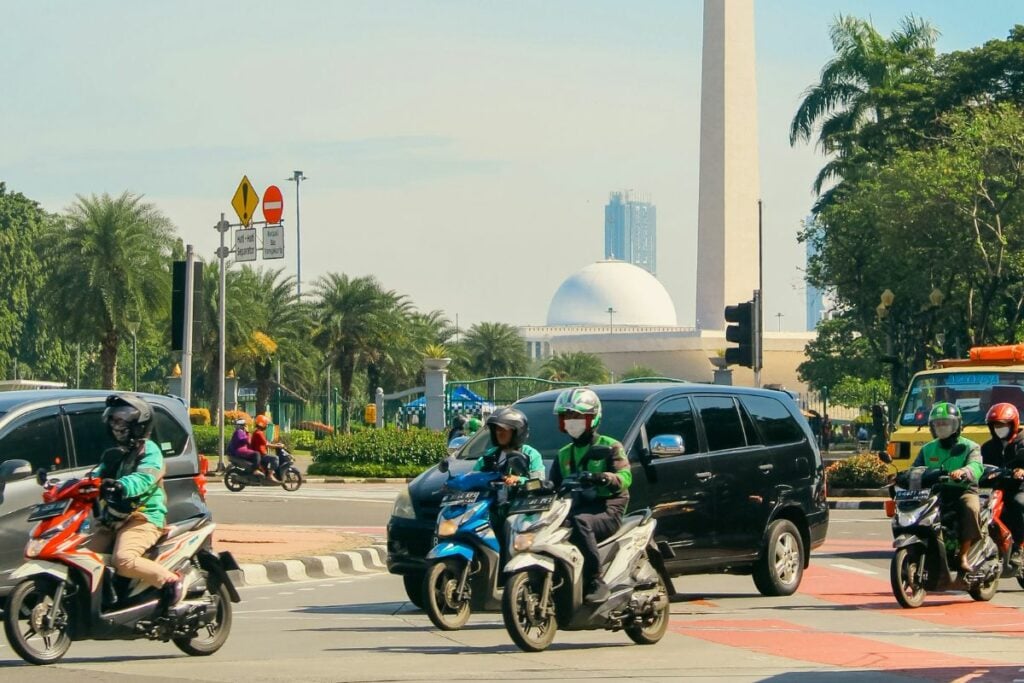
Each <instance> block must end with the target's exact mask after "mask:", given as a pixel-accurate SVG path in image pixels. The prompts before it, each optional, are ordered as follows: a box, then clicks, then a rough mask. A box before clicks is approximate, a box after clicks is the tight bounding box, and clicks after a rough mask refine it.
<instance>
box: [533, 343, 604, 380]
mask: <svg viewBox="0 0 1024 683" xmlns="http://www.w3.org/2000/svg"><path fill="white" fill-rule="evenodd" d="M541 376H542V377H544V378H545V379H550V380H554V381H556V382H579V383H580V384H604V383H605V382H607V381H608V368H606V367H605V365H604V362H603V361H602V360H601V359H600V358H598V357H597V356H595V355H594V354H592V353H586V352H585V351H573V352H570V353H556V354H555V355H553V356H552V357H551V358H548V359H547V361H545V362H544V365H542V366H541Z"/></svg>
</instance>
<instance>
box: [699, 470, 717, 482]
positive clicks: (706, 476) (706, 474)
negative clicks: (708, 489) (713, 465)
mask: <svg viewBox="0 0 1024 683" xmlns="http://www.w3.org/2000/svg"><path fill="white" fill-rule="evenodd" d="M713 476H715V474H714V472H698V473H697V479H698V481H707V480H708V479H710V478H711V477H713Z"/></svg>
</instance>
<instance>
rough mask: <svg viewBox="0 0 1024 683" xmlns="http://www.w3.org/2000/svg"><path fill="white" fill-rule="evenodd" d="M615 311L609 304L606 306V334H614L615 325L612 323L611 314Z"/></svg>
mask: <svg viewBox="0 0 1024 683" xmlns="http://www.w3.org/2000/svg"><path fill="white" fill-rule="evenodd" d="M616 312H617V311H616V310H615V309H614V308H612V307H611V306H609V307H608V334H614V333H615V327H614V325H613V324H612V320H613V318H612V316H614V315H615V313H616Z"/></svg>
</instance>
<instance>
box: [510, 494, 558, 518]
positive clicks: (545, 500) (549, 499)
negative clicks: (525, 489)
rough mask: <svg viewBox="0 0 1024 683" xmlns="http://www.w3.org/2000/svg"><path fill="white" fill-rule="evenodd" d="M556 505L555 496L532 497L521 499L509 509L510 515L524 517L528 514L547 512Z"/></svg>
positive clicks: (514, 502)
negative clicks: (523, 515)
mask: <svg viewBox="0 0 1024 683" xmlns="http://www.w3.org/2000/svg"><path fill="white" fill-rule="evenodd" d="M554 504H555V496H554V494H551V495H548V496H530V497H529V498H519V499H518V500H515V501H513V503H512V505H511V506H510V507H509V510H508V513H509V514H510V515H522V514H526V513H528V512H545V511H546V510H550V509H551V506H552V505H554Z"/></svg>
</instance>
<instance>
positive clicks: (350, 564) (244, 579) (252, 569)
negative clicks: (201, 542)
mask: <svg viewBox="0 0 1024 683" xmlns="http://www.w3.org/2000/svg"><path fill="white" fill-rule="evenodd" d="M238 567H239V568H238V570H237V571H236V570H232V571H231V572H230V574H231V580H232V581H233V582H234V583H235V586H238V587H239V588H241V587H244V586H265V585H268V584H272V583H288V582H290V581H309V580H315V579H335V578H338V577H342V576H363V575H366V574H379V573H381V572H383V571H385V570H386V569H387V546H386V545H384V544H374V545H372V546H369V547H366V548H355V549H353V550H341V551H338V552H336V553H332V554H330V555H312V556H306V557H299V558H295V559H291V560H267V561H266V562H262V563H246V564H239V565H238Z"/></svg>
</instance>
